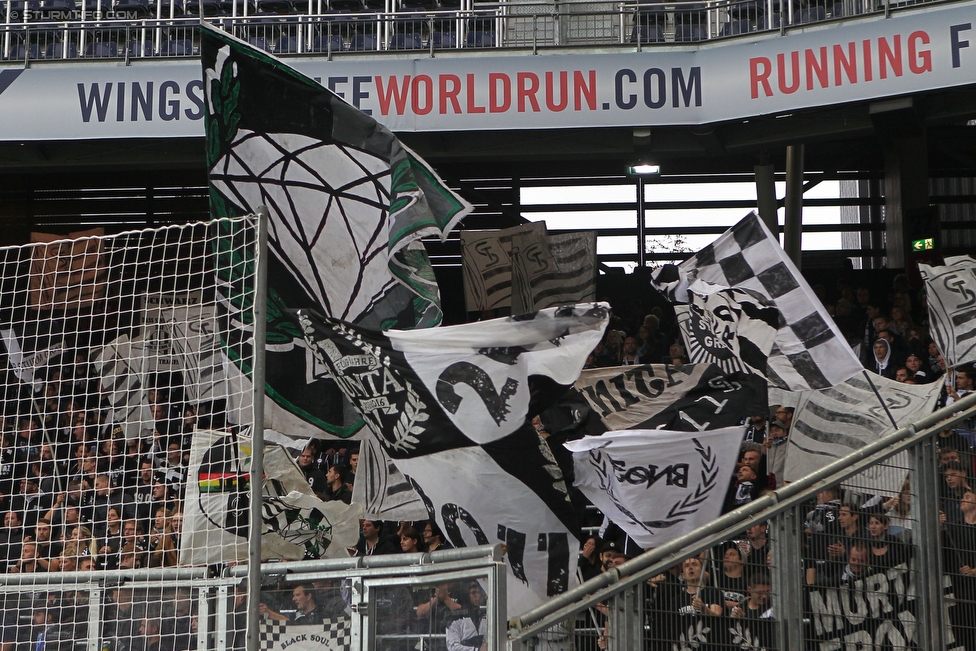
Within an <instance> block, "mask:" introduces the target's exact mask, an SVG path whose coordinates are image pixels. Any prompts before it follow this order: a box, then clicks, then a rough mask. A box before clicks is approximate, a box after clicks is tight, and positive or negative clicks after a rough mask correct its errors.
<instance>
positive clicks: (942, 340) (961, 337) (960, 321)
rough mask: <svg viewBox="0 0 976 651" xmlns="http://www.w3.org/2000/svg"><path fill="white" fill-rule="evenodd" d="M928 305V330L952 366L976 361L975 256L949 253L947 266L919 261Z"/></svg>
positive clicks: (946, 260)
mask: <svg viewBox="0 0 976 651" xmlns="http://www.w3.org/2000/svg"><path fill="white" fill-rule="evenodd" d="M918 270H919V272H920V273H921V274H922V279H923V280H925V295H926V298H927V299H928V305H929V332H931V333H932V339H933V340H934V341H935V343H936V345H937V346H938V347H939V350H940V351H941V352H942V355H943V356H944V357H945V359H946V363H947V364H949V366H958V365H960V364H968V363H970V362H974V361H976V260H974V259H973V258H971V257H970V256H968V255H957V256H950V257H948V258H946V259H945V266H944V267H930V266H929V265H927V264H919V265H918Z"/></svg>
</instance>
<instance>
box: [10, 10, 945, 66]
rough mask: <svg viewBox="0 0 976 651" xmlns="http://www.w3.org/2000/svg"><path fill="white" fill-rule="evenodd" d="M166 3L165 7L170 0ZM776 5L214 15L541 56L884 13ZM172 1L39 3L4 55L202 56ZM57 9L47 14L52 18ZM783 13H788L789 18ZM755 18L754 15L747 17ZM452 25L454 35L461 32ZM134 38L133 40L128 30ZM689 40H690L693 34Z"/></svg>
mask: <svg viewBox="0 0 976 651" xmlns="http://www.w3.org/2000/svg"><path fill="white" fill-rule="evenodd" d="M160 1H161V3H162V0H160ZM955 1H959V0H908V1H907V2H906V3H904V4H903V5H901V6H897V7H890V6H889V4H888V3H884V10H885V12H890V11H901V10H904V9H911V8H913V7H917V6H920V5H931V4H943V3H947V2H955ZM767 2H768V3H771V0H712V1H709V2H702V1H700V0H655V1H654V2H640V1H638V2H633V1H630V2H602V3H601V2H581V3H573V2H562V3H547V2H531V3H519V4H518V8H519V11H518V12H517V13H516V12H510V11H508V8H509V7H510V6H513V5H510V4H509V3H505V2H501V3H486V4H478V5H470V4H468V3H462V8H443V9H442V8H435V9H429V10H421V11H393V12H368V11H363V12H357V13H341V12H333V11H329V10H328V3H326V2H323V1H318V2H315V3H309V5H308V11H302V13H297V14H263V15H260V16H253V15H229V16H214V17H212V18H211V20H213V21H214V22H216V23H218V24H219V25H220V26H222V27H223V28H224V29H228V30H233V29H238V28H239V29H245V30H260V29H262V28H270V29H285V28H292V29H295V28H297V29H298V33H299V36H300V35H301V33H302V30H304V29H306V26H307V30H308V31H307V34H306V41H307V42H308V43H311V40H310V39H311V37H310V35H311V34H312V30H313V29H317V28H318V27H319V25H320V24H323V23H327V24H330V25H333V26H338V27H342V26H347V27H348V26H355V25H359V24H368V23H375V24H377V25H382V28H378V29H377V34H378V35H379V33H380V32H382V38H378V39H377V41H376V45H377V47H376V48H375V50H376V51H393V52H404V53H416V52H422V51H423V50H424V49H429V50H430V52H431V56H433V55H434V51H435V50H441V51H457V52H460V51H463V50H467V49H473V50H485V49H505V48H510V47H523V48H532V51H533V52H537V51H539V50H540V49H544V48H547V47H564V46H571V47H588V46H610V45H620V46H626V47H636V49H637V51H641V50H642V48H643V47H645V46H651V45H663V44H672V43H675V42H680V43H683V44H686V45H689V46H695V45H696V44H697V43H700V42H706V41H711V40H714V39H716V38H737V37H754V36H755V35H756V34H763V33H775V32H780V33H783V32H784V31H785V30H787V29H792V28H794V27H804V26H807V25H810V24H815V23H821V22H823V21H825V20H827V21H831V20H836V19H838V18H842V19H848V18H856V17H857V16H861V15H870V14H872V13H876V12H875V9H874V8H873V5H871V3H867V4H866V5H865V7H866V8H865V9H863V10H858V11H854V12H851V10H849V9H848V10H844V11H843V12H841V13H838V14H833V13H832V12H829V16H830V17H827V16H828V14H826V13H824V12H823V11H822V12H821V15H819V16H814V17H812V18H811V17H810V16H809V15H807V16H801V17H800V18H799V20H798V21H794V20H793V17H792V16H791V15H790V13H789V12H787V13H785V14H783V18H782V20H779V19H777V20H773V19H772V18H771V15H772V14H770V12H771V11H772V8H771V5H770V6H769V7H766V4H767ZM817 2H818V6H819V7H821V9H823V8H828V9H832V8H833V7H834V6H843V5H844V0H837V2H833V1H831V2H828V0H817ZM575 4H579V5H581V7H580V9H582V10H581V11H579V10H576V8H575V7H574V5H575ZM4 5H6V6H7V7H8V9H9V6H10V2H9V0H0V7H2V6H4ZM170 5H171V7H170V8H171V11H170V13H171V14H172V15H173V17H172V18H168V17H164V16H163V14H165V12H157V14H156V15H150V16H146V17H143V18H133V17H125V18H123V17H120V16H115V15H114V14H112V13H111V11H109V13H108V14H105V15H103V14H102V13H101V12H98V11H95V12H92V11H85V10H82V11H81V12H79V13H80V19H79V20H63V19H62V18H63V17H64V15H65V13H66V12H59V13H58V14H57V17H58V19H57V20H45V14H44V12H43V11H40V12H38V11H36V10H34V9H31V8H28V10H27V11H24V12H23V16H21V15H20V14H17V15H16V16H12V15H11V14H10V12H8V13H7V15H5V16H3V17H2V19H0V29H2V31H3V33H4V34H3V40H2V41H0V56H2V57H4V58H7V61H8V62H11V63H13V62H15V58H16V59H17V60H18V61H19V62H20V63H25V62H26V63H30V62H32V61H44V60H59V61H64V60H74V59H98V58H113V57H107V56H106V57H101V56H85V55H84V52H83V51H84V46H85V34H86V32H85V31H84V30H96V29H97V30H103V31H104V30H119V32H120V33H121V32H122V31H123V30H132V29H141V30H150V29H152V30H155V35H154V36H150V38H151V39H152V40H153V41H154V47H153V51H152V52H151V53H145V52H143V51H140V52H139V53H138V54H137V55H136V56H132V55H131V53H130V52H129V49H128V48H121V49H120V50H119V54H118V57H115V58H125V59H126V60H127V61H128V60H130V59H131V58H149V57H152V58H156V57H161V58H170V57H181V56H193V55H194V53H193V52H189V51H185V50H183V49H177V50H176V51H163V48H162V44H163V43H164V42H165V40H166V39H162V37H161V35H162V34H163V32H164V28H167V27H169V28H172V27H177V28H185V29H186V33H185V35H182V36H180V37H179V38H183V39H195V36H194V31H195V29H196V25H197V24H198V22H199V17H198V16H195V15H193V16H186V17H182V18H181V17H176V16H175V13H174V12H173V11H172V6H173V5H172V3H170ZM299 5H300V6H302V7H303V9H304V3H301V2H300V3H299ZM160 6H162V4H161V5H160ZM235 6H236V5H235ZM601 6H602V7H605V8H604V9H599V8H598V7H601ZM790 7H792V4H788V5H787V9H789V8H790ZM761 8H762V9H761ZM323 10H324V11H323ZM14 13H16V12H14ZM67 13H70V12H67ZM50 15H51V14H48V16H50ZM682 15H684V16H688V15H692V16H696V18H692V19H690V20H691V23H687V21H688V20H689V19H687V18H685V19H683V20H684V21H685V22H682V21H681V20H679V16H682ZM775 15H776V16H779V15H780V14H775ZM886 15H887V14H886ZM742 16H747V18H746V20H745V22H748V23H749V24H748V25H747V26H745V27H743V26H742V23H743V19H742ZM750 16H751V18H748V17H750ZM478 18H483V19H486V20H489V19H490V20H491V21H493V26H492V29H493V30H494V32H493V33H495V32H497V36H493V37H492V39H491V40H490V41H487V42H482V41H475V42H466V41H465V39H464V36H463V34H464V31H465V29H466V27H465V26H464V22H465V21H468V20H472V19H478ZM448 20H451V21H457V27H458V29H457V30H456V31H457V34H458V36H459V37H460V38H459V39H458V40H457V41H456V42H450V43H449V44H447V45H443V44H437V45H436V46H435V41H434V39H429V43H428V44H427V45H425V46H423V47H417V46H410V47H403V46H402V44H401V45H396V44H394V43H393V42H392V41H391V40H390V37H391V35H392V34H393V33H395V32H394V31H390V30H391V29H394V30H395V31H399V28H397V27H396V26H397V25H405V26H406V30H407V32H409V33H419V32H421V31H422V30H423V26H424V25H426V26H427V27H428V28H429V30H430V31H434V30H433V24H435V23H437V22H440V21H448ZM678 23H681V25H680V26H683V27H682V28H683V29H684V28H688V27H694V29H696V30H699V31H692V32H691V33H690V35H689V34H685V33H684V32H682V34H681V35H679V34H678V32H677V31H676V30H677V27H678V26H679V25H678ZM686 23H687V24H686ZM692 23H693V24H692ZM652 24H653V26H654V30H653V31H654V33H653V34H650V33H649V32H645V29H646V28H649V26H651V25H652ZM574 25H575V26H576V27H574ZM591 26H597V27H598V30H597V33H595V34H593V35H587V36H583V37H579V36H574V37H571V38H567V37H566V34H569V33H575V32H576V31H583V32H586V31H587V30H588V29H590V27H591ZM577 27H578V29H577ZM79 30H81V36H80V37H78V39H77V40H78V43H77V45H78V47H77V54H69V53H68V47H67V41H68V36H69V34H70V33H74V32H76V31H79ZM631 30H633V31H631ZM45 31H48V32H56V31H61V32H63V40H61V37H60V36H52V37H51V40H50V42H49V43H48V46H49V47H50V46H51V45H58V44H60V43H65V47H63V48H62V50H61V52H60V53H59V54H58V55H57V56H54V57H52V58H51V59H45V57H44V55H43V51H41V52H34V53H32V48H36V47H43V46H39V45H37V44H36V43H34V42H33V41H30V38H29V35H30V34H38V33H43V32H45ZM447 31H448V32H449V33H450V32H451V31H452V30H447ZM350 33H351V32H350ZM126 34H127V37H128V32H126ZM540 35H541V36H540ZM347 36H349V34H347ZM689 38H690V39H691V40H688V39H689ZM672 39H673V40H672ZM116 40H117V39H116ZM127 42H128V41H127ZM15 47H17V48H24V56H20V55H17V57H12V55H11V53H12V52H13V48H15ZM123 50H124V51H123ZM371 50H372V48H370V50H363V49H360V48H359V47H354V48H351V49H349V50H348V51H349V52H355V53H362V52H365V51H371ZM272 51H273V48H272ZM339 51H340V50H339V49H337V50H333V48H332V47H331V45H330V46H329V48H328V51H327V52H326V51H322V52H312V51H310V49H309V48H308V47H307V46H306V47H304V48H303V47H299V48H298V51H290V50H289V51H284V52H278V54H286V55H289V54H316V53H317V54H322V55H327V56H329V57H331V56H332V55H333V54H334V53H335V52H339ZM341 51H342V52H345V51H347V50H345V48H341Z"/></svg>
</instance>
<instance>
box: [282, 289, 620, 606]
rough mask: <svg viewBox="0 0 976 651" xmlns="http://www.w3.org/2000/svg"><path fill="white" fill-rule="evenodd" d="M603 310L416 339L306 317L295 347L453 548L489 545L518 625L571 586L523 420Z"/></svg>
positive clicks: (571, 362) (565, 385)
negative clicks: (501, 547) (301, 341)
mask: <svg viewBox="0 0 976 651" xmlns="http://www.w3.org/2000/svg"><path fill="white" fill-rule="evenodd" d="M608 318H609V310H608V309H607V306H606V304H588V305H575V306H573V305H571V306H566V307H560V308H548V309H545V310H540V311H539V312H535V313H532V314H527V315H522V316H516V317H506V318H501V319H493V320H490V321H482V322H478V323H467V324H464V325H459V326H449V327H442V328H436V329H425V330H407V331H399V330H388V331H385V332H378V331H375V330H369V329H366V328H362V327H359V326H355V325H352V324H349V323H344V322H342V321H339V320H337V319H330V318H326V317H323V316H321V315H318V314H315V313H314V312H310V311H304V310H302V311H300V312H299V313H298V314H297V320H298V323H299V326H300V328H301V329H302V331H303V332H304V333H305V337H306V341H307V343H308V345H309V346H310V347H311V348H312V349H313V350H314V351H315V355H316V357H317V358H318V360H319V361H320V362H321V363H322V364H323V365H325V366H326V367H328V369H329V371H330V373H332V375H333V376H334V377H335V378H336V381H337V383H338V384H339V386H340V387H341V388H342V390H343V392H344V393H345V395H346V396H347V397H348V398H349V400H350V401H351V402H352V403H353V405H355V407H356V409H358V410H359V411H360V413H361V414H362V415H363V418H364V419H365V420H366V422H367V424H368V425H369V428H370V429H371V430H372V431H374V432H376V433H377V434H378V435H379V436H378V438H379V441H380V443H381V444H382V446H383V447H384V449H385V450H386V452H387V453H388V454H389V455H390V457H391V458H392V459H393V460H394V461H395V463H396V466H397V468H399V469H400V471H401V472H402V473H403V474H404V476H406V477H407V479H408V481H410V483H411V484H413V486H414V488H415V489H416V490H417V492H418V493H419V494H420V497H421V499H422V500H423V502H424V504H425V505H426V507H427V514H428V517H429V519H430V520H434V521H436V522H437V524H438V525H439V526H440V528H441V530H442V531H443V532H444V533H445V534H446V536H447V538H448V539H449V540H450V542H451V543H452V544H453V545H454V546H455V547H467V546H472V545H484V544H489V543H495V542H502V543H504V544H505V545H506V547H507V553H506V555H505V559H506V562H507V564H508V568H509V573H508V578H507V586H508V608H509V614H510V615H518V614H521V613H522V612H525V610H527V609H529V608H532V607H534V606H537V605H539V604H540V603H542V602H543V601H545V600H546V599H547V598H548V597H550V596H552V595H554V594H557V593H560V592H563V591H565V590H566V589H567V588H568V587H569V585H570V581H571V580H572V577H573V576H575V570H576V568H575V563H576V542H575V540H574V538H575V536H576V535H577V534H578V524H577V522H576V516H575V512H574V511H573V507H572V504H571V503H570V501H569V493H568V491H567V488H566V484H565V482H564V481H563V477H562V473H561V471H560V469H559V465H558V464H557V463H556V460H555V458H554V457H553V456H552V453H551V451H550V450H549V447H548V445H547V444H546V442H545V441H543V440H542V438H541V437H540V436H539V434H538V433H537V432H536V431H535V428H534V427H533V426H532V423H531V421H530V417H531V416H532V415H535V414H539V413H541V412H542V411H544V410H545V409H546V408H548V407H550V406H551V405H553V404H554V403H555V401H556V400H558V398H559V397H560V396H562V395H563V394H564V393H565V392H566V391H567V390H568V389H569V387H570V386H572V384H573V382H574V381H575V380H576V378H577V377H578V376H579V373H580V370H581V369H582V368H583V362H584V361H585V360H586V357H587V355H589V354H590V352H591V351H592V350H593V348H594V347H595V346H596V345H597V343H599V341H600V339H601V337H602V336H603V331H604V329H605V328H606V325H607V320H608Z"/></svg>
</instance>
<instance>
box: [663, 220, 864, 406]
mask: <svg viewBox="0 0 976 651" xmlns="http://www.w3.org/2000/svg"><path fill="white" fill-rule="evenodd" d="M695 280H702V281H704V282H706V283H710V284H712V285H718V286H719V287H727V288H734V289H743V290H749V291H751V292H754V293H755V294H757V295H759V296H762V297H763V298H764V299H766V301H768V304H769V305H770V306H774V307H775V308H776V309H777V310H779V312H780V314H781V315H782V318H783V320H782V322H781V325H780V327H779V329H778V330H777V332H776V338H775V342H774V346H773V348H772V350H771V351H770V355H769V364H768V368H767V369H766V372H765V375H766V377H767V378H768V379H769V383H770V385H772V386H777V387H781V388H785V389H791V390H800V389H823V388H826V387H830V386H833V385H835V384H839V383H841V382H843V381H844V380H846V379H848V378H849V377H851V376H852V375H854V374H856V373H860V372H861V370H863V368H864V367H863V366H862V365H861V363H860V361H859V360H858V359H857V356H856V355H854V352H853V351H852V350H851V348H850V346H849V345H848V344H847V342H846V340H845V339H844V336H843V335H842V334H841V332H840V330H839V329H838V328H837V325H836V324H835V323H834V321H833V319H832V318H831V317H830V315H829V314H828V313H827V310H826V308H824V306H823V304H822V303H821V302H820V299H818V298H817V296H816V294H814V293H813V290H812V289H811V288H810V285H808V284H807V282H806V280H804V278H803V276H801V275H800V272H799V270H797V268H796V266H795V265H794V264H793V262H792V261H791V260H790V259H789V257H787V255H786V253H785V252H784V251H783V249H782V247H780V245H779V240H778V239H777V238H775V237H773V235H772V234H771V233H770V232H769V229H767V228H766V225H765V224H763V222H762V220H760V219H759V217H758V216H756V214H755V213H750V214H749V215H747V216H746V217H745V218H744V219H742V220H741V221H740V222H739V223H738V224H736V225H735V226H733V227H732V228H731V229H729V230H728V231H726V232H725V233H724V234H723V235H721V236H720V237H719V238H718V239H716V240H715V241H714V242H713V243H711V244H709V245H708V246H706V247H705V248H703V249H702V250H701V251H699V252H698V253H696V254H695V255H694V256H692V257H691V258H689V259H688V260H686V261H685V262H683V263H681V265H679V266H678V267H673V266H670V265H668V266H665V267H664V268H662V269H660V270H658V271H657V272H656V273H655V274H654V276H653V283H654V285H655V286H656V287H657V288H658V289H659V290H660V291H661V292H663V293H664V294H665V295H667V297H668V298H669V300H671V301H672V302H675V303H689V302H691V301H690V299H689V296H688V292H689V288H690V287H691V286H692V285H693V283H694V281H695Z"/></svg>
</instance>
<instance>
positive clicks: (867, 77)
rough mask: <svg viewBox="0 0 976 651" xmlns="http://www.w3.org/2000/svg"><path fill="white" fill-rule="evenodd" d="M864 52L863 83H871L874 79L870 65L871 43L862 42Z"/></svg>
mask: <svg viewBox="0 0 976 651" xmlns="http://www.w3.org/2000/svg"><path fill="white" fill-rule="evenodd" d="M862 45H863V50H864V81H871V80H872V79H873V78H874V70H873V66H872V63H871V41H864V42H862Z"/></svg>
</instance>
